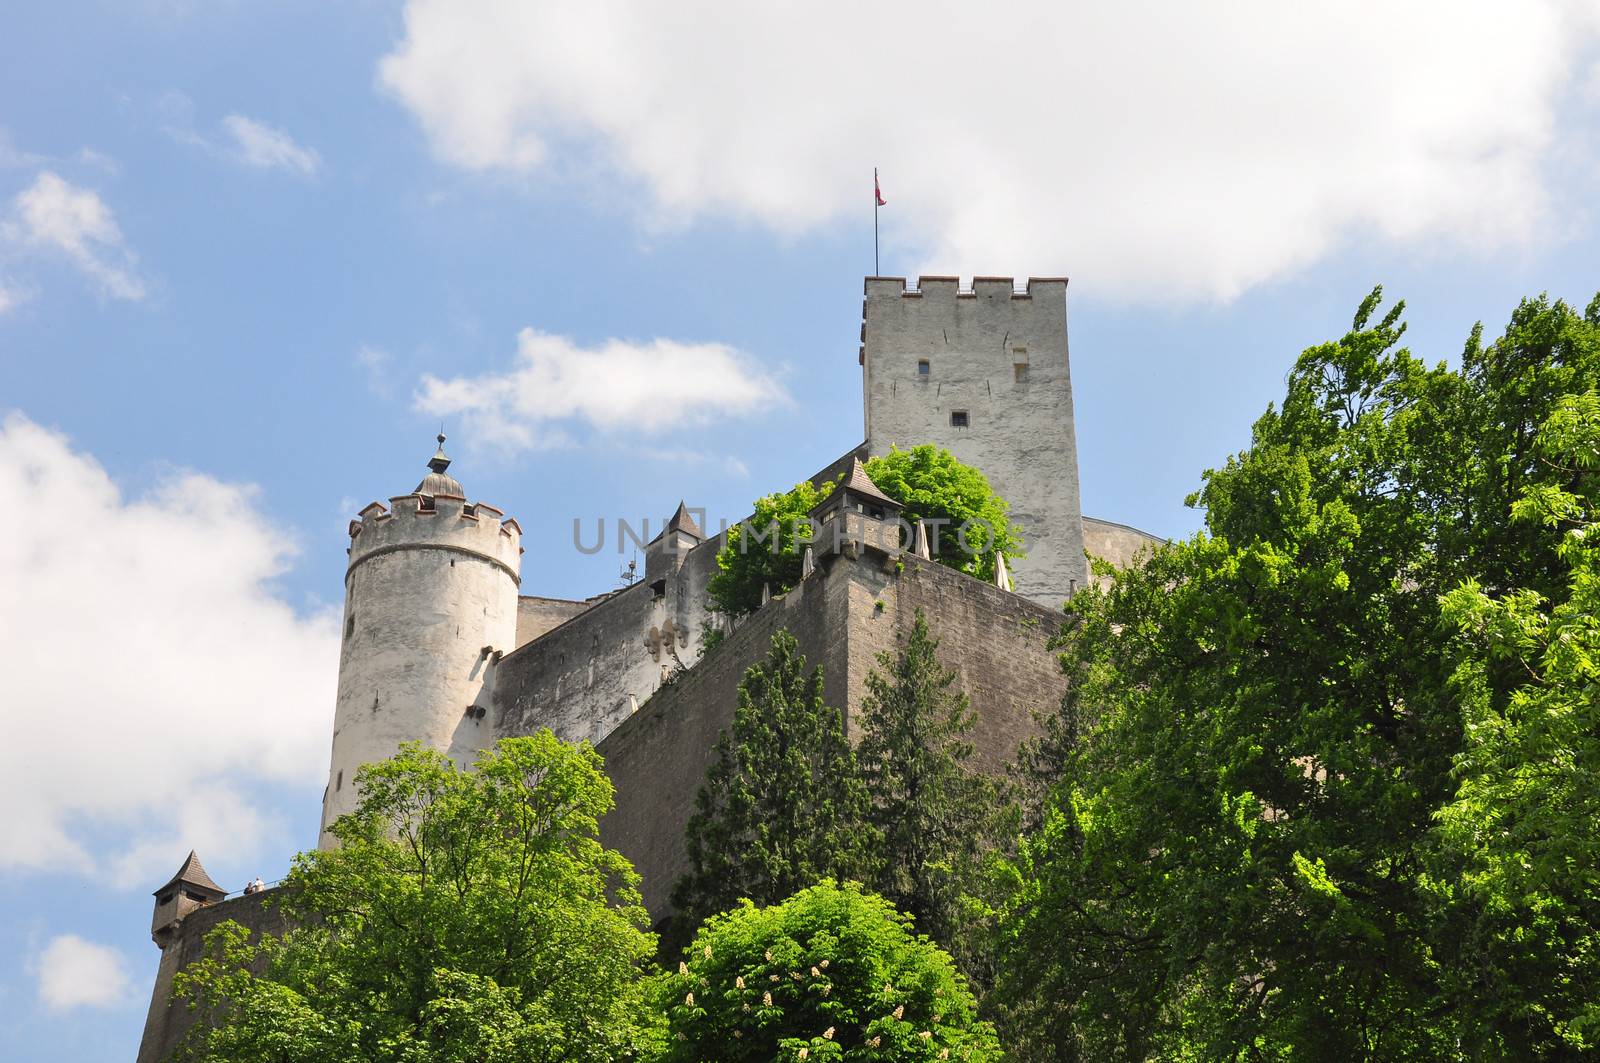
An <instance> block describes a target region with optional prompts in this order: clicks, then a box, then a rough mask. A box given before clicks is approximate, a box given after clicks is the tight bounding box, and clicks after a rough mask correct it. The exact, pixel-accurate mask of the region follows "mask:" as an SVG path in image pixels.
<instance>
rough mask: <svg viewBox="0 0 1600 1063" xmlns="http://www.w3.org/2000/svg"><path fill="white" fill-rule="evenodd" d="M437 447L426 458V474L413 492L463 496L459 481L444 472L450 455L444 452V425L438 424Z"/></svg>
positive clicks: (463, 492) (464, 492)
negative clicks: (427, 470)
mask: <svg viewBox="0 0 1600 1063" xmlns="http://www.w3.org/2000/svg"><path fill="white" fill-rule="evenodd" d="M438 439H439V449H438V450H436V451H434V454H433V457H431V458H429V459H428V468H429V470H430V471H429V473H428V475H426V476H424V477H423V478H422V482H421V483H419V484H418V485H417V489H416V491H415V492H413V493H414V494H419V495H430V496H437V495H451V496H454V497H457V498H465V497H466V491H465V489H463V488H462V486H461V481H460V480H457V479H456V478H455V477H453V476H451V475H449V474H448V473H446V472H445V470H446V469H448V468H449V467H450V455H448V454H446V453H445V452H444V425H440V426H439V436H438Z"/></svg>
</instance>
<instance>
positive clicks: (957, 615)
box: [599, 551, 1065, 918]
mask: <svg viewBox="0 0 1600 1063" xmlns="http://www.w3.org/2000/svg"><path fill="white" fill-rule="evenodd" d="M900 560H901V561H902V563H903V564H902V569H901V571H900V572H898V573H897V572H895V570H894V565H893V562H892V561H891V562H889V563H888V564H885V559H884V558H883V557H882V556H881V555H879V554H877V553H875V552H871V551H867V552H864V553H863V554H862V555H861V556H860V557H858V558H851V557H849V556H846V555H842V554H840V555H833V556H830V557H826V558H821V559H819V561H818V565H817V569H816V571H815V573H814V574H813V575H812V576H811V577H810V578H808V579H806V580H803V581H801V583H800V584H799V586H797V587H795V589H794V590H792V591H790V592H789V593H788V594H786V595H784V596H783V597H780V598H775V599H773V600H772V602H770V603H769V604H768V605H767V606H766V607H765V608H763V609H761V610H759V611H758V612H756V613H755V614H753V615H752V616H751V617H749V618H748V619H746V620H745V621H744V622H743V623H741V624H740V625H739V627H738V628H737V630H735V631H734V632H733V633H732V634H730V635H729V636H728V637H727V639H726V640H724V642H723V644H722V645H721V646H719V647H717V649H716V650H714V651H713V652H712V653H711V654H709V655H708V656H707V657H706V658H705V659H704V660H702V661H701V662H700V663H699V664H698V665H696V667H695V668H693V669H692V670H691V671H689V672H688V673H686V674H685V675H683V676H682V677H681V678H680V679H678V680H677V681H676V682H674V683H672V684H671V685H669V686H667V687H665V688H663V689H661V690H659V691H657V692H656V694H655V696H654V697H652V698H651V699H650V700H649V701H648V702H646V703H645V704H644V705H643V706H641V707H640V709H639V711H638V712H637V713H636V714H634V715H633V716H632V717H631V718H630V719H628V720H626V721H624V722H623V723H622V724H621V725H620V726H618V727H617V728H616V730H614V731H612V732H611V733H610V734H609V735H608V736H607V737H606V738H605V739H604V740H603V741H602V742H601V743H600V744H599V750H600V753H601V755H602V756H604V757H605V759H606V772H607V773H608V774H609V775H610V776H611V780H612V782H613V783H614V784H615V785H616V788H617V807H616V809H615V811H613V812H612V813H611V814H610V815H608V816H607V817H606V818H605V819H604V820H603V821H602V823H601V825H600V830H601V837H602V840H603V841H604V842H605V843H606V844H607V845H610V846H612V847H614V848H616V849H618V850H620V851H621V852H622V853H623V854H624V855H625V856H627V857H628V858H629V859H630V860H632V861H633V863H634V866H635V867H636V868H637V869H638V871H639V873H640V874H641V876H643V879H644V881H643V886H642V888H643V892H644V898H645V903H646V905H647V906H648V907H649V909H650V911H651V913H652V915H654V916H655V917H657V918H660V917H662V916H664V915H666V914H667V912H668V904H667V898H668V896H669V895H670V893H671V890H672V885H673V883H674V882H676V881H677V879H678V877H679V876H681V875H682V874H683V873H684V871H686V870H687V862H686V857H685V855H684V850H683V830H684V827H685V826H686V825H687V823H688V821H689V817H690V816H691V815H692V814H693V811H694V799H695V794H696V792H697V791H698V790H699V788H700V784H701V782H702V781H703V780H704V778H705V773H706V769H707V768H708V767H710V764H711V759H712V751H713V747H714V746H715V744H716V740H717V735H718V734H719V732H720V731H721V730H722V729H723V728H724V727H726V726H727V725H728V723H729V722H730V721H731V720H732V718H733V710H734V706H735V704H736V699H737V691H738V685H739V680H740V679H741V678H742V677H743V675H744V672H745V670H746V669H747V668H748V667H749V666H750V665H752V664H755V663H758V662H759V661H761V660H762V659H763V658H764V657H765V656H766V653H767V649H768V646H769V645H770V642H771V639H772V635H773V633H774V632H775V631H777V630H779V629H780V628H787V629H788V630H789V632H790V633H791V634H793V635H794V637H795V640H796V642H797V643H798V644H799V647H800V652H802V653H803V654H805V656H806V660H807V662H808V664H809V665H811V666H816V665H819V664H820V665H821V666H822V668H823V689H824V695H825V697H827V699H828V701H829V702H830V703H831V704H834V705H842V706H844V708H845V712H846V722H847V726H848V728H849V730H850V732H851V737H852V739H853V740H858V739H859V738H860V726H859V723H860V721H859V711H860V707H861V698H862V696H863V694H864V693H865V689H866V677H867V674H868V673H869V672H870V671H871V670H872V669H873V668H875V667H878V655H879V654H880V653H883V652H889V653H893V652H896V650H897V647H898V645H899V643H900V641H901V640H902V639H904V638H905V636H906V633H907V632H908V631H909V629H910V627H911V624H912V623H913V622H914V619H915V616H916V612H917V610H918V609H921V610H922V611H923V613H924V614H925V615H926V616H927V617H928V622H929V626H930V627H931V628H932V630H933V633H934V635H935V636H936V637H938V638H939V639H940V646H939V657H940V659H941V660H942V661H943V662H944V663H945V665H946V667H950V668H954V669H955V670H956V671H957V673H958V674H959V675H960V680H959V682H960V685H961V688H962V689H963V690H964V691H966V692H967V694H968V695H969V696H970V697H971V698H972V702H973V705H974V707H975V708H976V709H977V710H978V719H977V725H976V728H975V731H974V734H973V746H974V751H975V758H976V761H977V763H978V764H979V765H980V766H981V767H982V768H984V769H985V770H989V771H1000V770H1003V768H1004V767H1005V765H1007V764H1008V763H1010V761H1011V759H1012V757H1013V756H1014V754H1015V752H1016V749H1017V746H1018V744H1019V743H1020V742H1021V741H1022V740H1023V739H1024V738H1026V737H1027V736H1029V735H1031V734H1033V733H1035V724H1034V721H1033V716H1032V713H1033V711H1034V710H1038V709H1047V708H1050V707H1052V706H1053V705H1055V704H1056V703H1057V702H1059V701H1060V699H1061V694H1062V692H1063V690H1064V689H1065V686H1064V681H1063V679H1062V676H1061V672H1060V668H1059V667H1058V666H1057V664H1056V660H1055V656H1054V654H1052V653H1051V652H1050V650H1049V646H1048V642H1049V639H1050V637H1051V636H1052V635H1054V634H1055V632H1056V630H1057V628H1058V627H1059V624H1060V621H1061V614H1059V613H1056V612H1054V611H1052V610H1048V609H1045V608H1043V607H1041V606H1039V605H1037V604H1035V603H1033V602H1030V601H1028V600H1027V599H1025V598H1021V597H1019V596H1017V595H1015V594H1010V593H1007V592H1005V591H1002V590H1000V589H999V588H997V587H994V586H991V585H989V584H986V583H983V582H981V581H979V580H976V579H973V578H971V577H969V576H966V575H963V574H961V573H959V572H955V571H953V570H951V569H948V568H945V567H943V566H941V565H938V564H935V563H932V562H928V561H923V560H920V559H918V558H916V557H912V556H909V555H903V556H902V557H901V559H900ZM880 602H881V603H882V605H881V607H880V605H879V603H880Z"/></svg>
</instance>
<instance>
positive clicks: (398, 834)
mask: <svg viewBox="0 0 1600 1063" xmlns="http://www.w3.org/2000/svg"><path fill="white" fill-rule="evenodd" d="M358 785H359V786H360V787H361V802H360V804H359V806H358V807H357V808H356V810H355V811H354V812H353V813H351V814H350V815H348V816H345V817H343V818H342V819H340V820H338V821H337V822H336V823H335V824H334V825H333V827H332V828H331V829H332V832H333V833H334V835H335V836H336V837H337V838H338V840H339V848H337V849H333V850H326V851H317V852H311V853H303V854H301V855H300V856H299V857H297V858H296V860H295V864H294V868H293V870H292V871H291V872H290V875H289V877H288V879H287V881H286V883H285V886H284V889H283V893H282V898H283V899H282V902H281V903H282V905H283V907H284V910H285V914H286V915H287V916H288V918H289V921H290V923H291V925H294V926H296V927H297V929H294V930H291V931H289V932H287V933H286V934H284V935H283V936H282V937H281V938H277V937H271V936H268V937H266V938H264V939H263V940H261V941H259V942H257V943H254V944H252V943H251V942H250V941H248V940H247V935H246V933H245V931H244V930H243V929H242V928H240V927H239V926H238V925H237V924H233V923H225V924H223V925H222V926H221V927H220V928H219V929H218V930H217V931H215V932H214V933H213V934H212V935H211V937H210V938H209V939H208V942H207V956H206V958H204V959H203V960H201V961H199V962H196V963H194V964H191V965H190V966H189V967H187V968H186V969H185V970H184V971H182V972H181V973H180V974H179V975H178V977H177V979H176V990H177V993H178V995H179V997H180V998H185V997H186V998H189V999H190V1000H192V1001H193V1002H194V1003H195V1005H196V1006H198V1007H199V1008H200V1009H201V1011H202V1013H203V1018H204V1019H205V1020H206V1021H203V1022H202V1023H201V1024H200V1025H197V1027H196V1028H195V1031H194V1033H193V1034H192V1035H191V1036H190V1037H189V1039H188V1040H187V1041H186V1043H185V1045H184V1047H183V1051H182V1053H181V1054H182V1057H183V1058H188V1059H216V1060H229V1061H234V1063H248V1061H268V1060H274V1061H275V1060H286V1059H293V1060H297V1061H328V1063H334V1061H339V1063H344V1061H348V1060H374V1061H379V1060H392V1061H405V1063H424V1061H425V1063H444V1061H458V1060H459V1061H463V1063H464V1061H466V1060H474V1061H477V1060H501V1061H513V1060H514V1061H518V1063H524V1061H544V1060H550V1061H555V1060H590V1061H594V1063H604V1061H613V1060H627V1059H639V1058H649V1057H650V1056H651V1055H652V1054H653V1053H654V1052H655V1051H656V1049H657V1047H658V1046H659V1030H658V1028H657V1024H656V1021H655V1019H654V1018H653V1013H652V1011H651V1010H650V1008H649V1007H648V1006H647V1002H648V995H647V985H648V983H647V982H646V980H645V975H646V973H647V970H648V964H649V959H650V957H651V955H652V954H653V951H654V938H653V936H652V935H650V934H649V933H647V932H646V931H645V930H644V927H645V926H646V925H647V920H646V915H645V912H644V910H643V908H642V907H641V906H640V905H639V898H638V892H637V889H636V883H637V877H636V876H635V875H634V873H633V870H632V868H631V867H630V866H629V865H628V862H627V861H626V860H625V859H623V858H622V857H621V856H620V855H618V854H617V853H615V852H612V851H610V850H608V849H605V848H603V847H602V846H601V845H600V843H599V842H598V841H597V840H596V823H597V820H598V819H599V817H600V816H601V815H603V814H604V813H605V812H606V811H607V810H608V809H609V808H610V807H611V803H612V790H611V784H610V782H609V781H608V780H607V779H606V777H605V775H604V774H603V773H602V771H601V764H600V758H599V756H598V755H597V754H596V753H595V752H594V751H593V750H592V749H590V748H588V747H587V746H580V747H572V746H568V745H565V744H564V743H562V742H559V741H558V740H557V739H556V738H555V737H554V736H552V735H551V734H550V733H549V732H548V731H545V732H541V733H540V734H537V735H534V736H532V737H528V738H509V739H505V740H502V741H501V742H500V743H499V745H498V746H497V747H496V748H495V749H494V750H492V751H489V752H485V753H484V754H483V755H482V756H480V758H479V759H478V762H477V765H476V767H475V769H474V770H473V771H471V772H467V771H461V770H458V769H457V768H456V767H455V765H454V764H453V763H452V762H451V761H450V760H449V759H448V758H446V757H444V756H443V755H442V754H439V753H435V752H431V751H425V750H423V749H422V748H420V747H419V746H417V745H415V744H412V745H408V746H406V747H403V748H402V751H401V753H400V754H399V755H398V756H396V757H395V758H393V759H392V760H388V761H385V762H382V763H379V764H372V765H368V766H367V767H365V768H363V769H362V770H361V773H360V777H359V780H358Z"/></svg>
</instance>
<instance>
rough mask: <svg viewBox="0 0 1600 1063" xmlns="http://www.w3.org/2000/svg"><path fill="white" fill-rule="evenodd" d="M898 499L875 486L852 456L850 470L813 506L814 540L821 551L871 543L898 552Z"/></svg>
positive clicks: (859, 461) (900, 521)
mask: <svg viewBox="0 0 1600 1063" xmlns="http://www.w3.org/2000/svg"><path fill="white" fill-rule="evenodd" d="M900 509H901V506H900V503H898V502H896V501H895V500H894V499H892V498H890V497H889V496H888V495H886V494H884V493H883V492H882V491H880V490H878V485H877V484H875V483H873V482H872V477H870V476H868V475H867V470H866V468H865V467H864V466H862V464H861V459H860V458H853V459H851V463H850V472H849V474H848V475H846V476H845V478H844V479H843V480H842V481H841V482H840V484H839V486H838V487H836V488H834V489H833V491H832V492H830V493H829V495H828V497H827V498H824V499H823V500H822V501H821V502H819V503H817V505H816V506H815V507H813V508H812V510H811V513H810V517H811V521H812V523H813V524H814V525H816V528H817V532H816V536H815V542H816V543H817V545H818V547H819V548H820V549H821V550H822V551H823V552H824V553H838V552H839V551H841V550H859V549H860V547H862V546H871V547H874V548H876V549H879V550H882V551H884V552H885V553H891V554H893V553H899V552H900V550H901V549H902V547H903V546H904V543H903V542H902V541H901V535H902V531H903V530H907V529H903V527H902V526H903V525H904V524H905V521H903V520H902V519H901V518H900Z"/></svg>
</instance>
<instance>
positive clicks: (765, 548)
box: [706, 480, 835, 616]
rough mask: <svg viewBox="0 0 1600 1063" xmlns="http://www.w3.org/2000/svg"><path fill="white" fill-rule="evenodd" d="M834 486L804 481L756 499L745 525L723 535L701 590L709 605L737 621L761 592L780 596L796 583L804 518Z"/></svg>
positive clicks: (807, 535) (807, 536) (806, 529)
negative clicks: (712, 569) (713, 571)
mask: <svg viewBox="0 0 1600 1063" xmlns="http://www.w3.org/2000/svg"><path fill="white" fill-rule="evenodd" d="M834 486H835V485H834V484H832V483H823V484H820V485H818V484H813V483H811V482H810V481H809V480H806V481H802V482H800V483H797V484H795V485H794V486H793V487H791V488H790V489H789V490H787V491H782V492H777V493H774V494H770V495H763V496H762V497H760V498H758V499H756V506H755V513H754V515H752V516H751V517H750V519H749V520H748V521H745V522H743V523H741V524H736V525H734V526H733V527H731V528H729V529H728V531H727V542H726V544H725V545H724V546H723V547H722V549H721V550H719V551H718V552H717V572H716V574H715V575H713V576H712V577H711V581H710V583H709V584H708V585H707V588H706V589H707V592H708V593H709V594H710V596H711V606H712V608H713V609H714V610H716V611H717V612H719V613H723V614H726V615H728V616H739V615H742V614H744V613H748V612H752V611H754V610H755V609H757V608H759V607H760V605H761V590H762V588H763V587H766V588H767V589H768V590H770V591H771V593H773V594H782V593H784V592H785V591H787V590H789V589H790V588H791V587H793V586H794V585H795V584H796V583H799V582H800V568H801V564H802V555H804V553H805V548H806V545H807V544H808V543H810V542H811V532H812V528H811V523H810V520H809V519H808V518H809V514H810V513H811V511H812V510H813V509H815V508H816V507H817V506H818V505H819V504H820V503H821V502H822V501H823V500H824V499H826V498H827V497H828V496H829V495H830V494H832V493H833V489H834Z"/></svg>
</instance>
